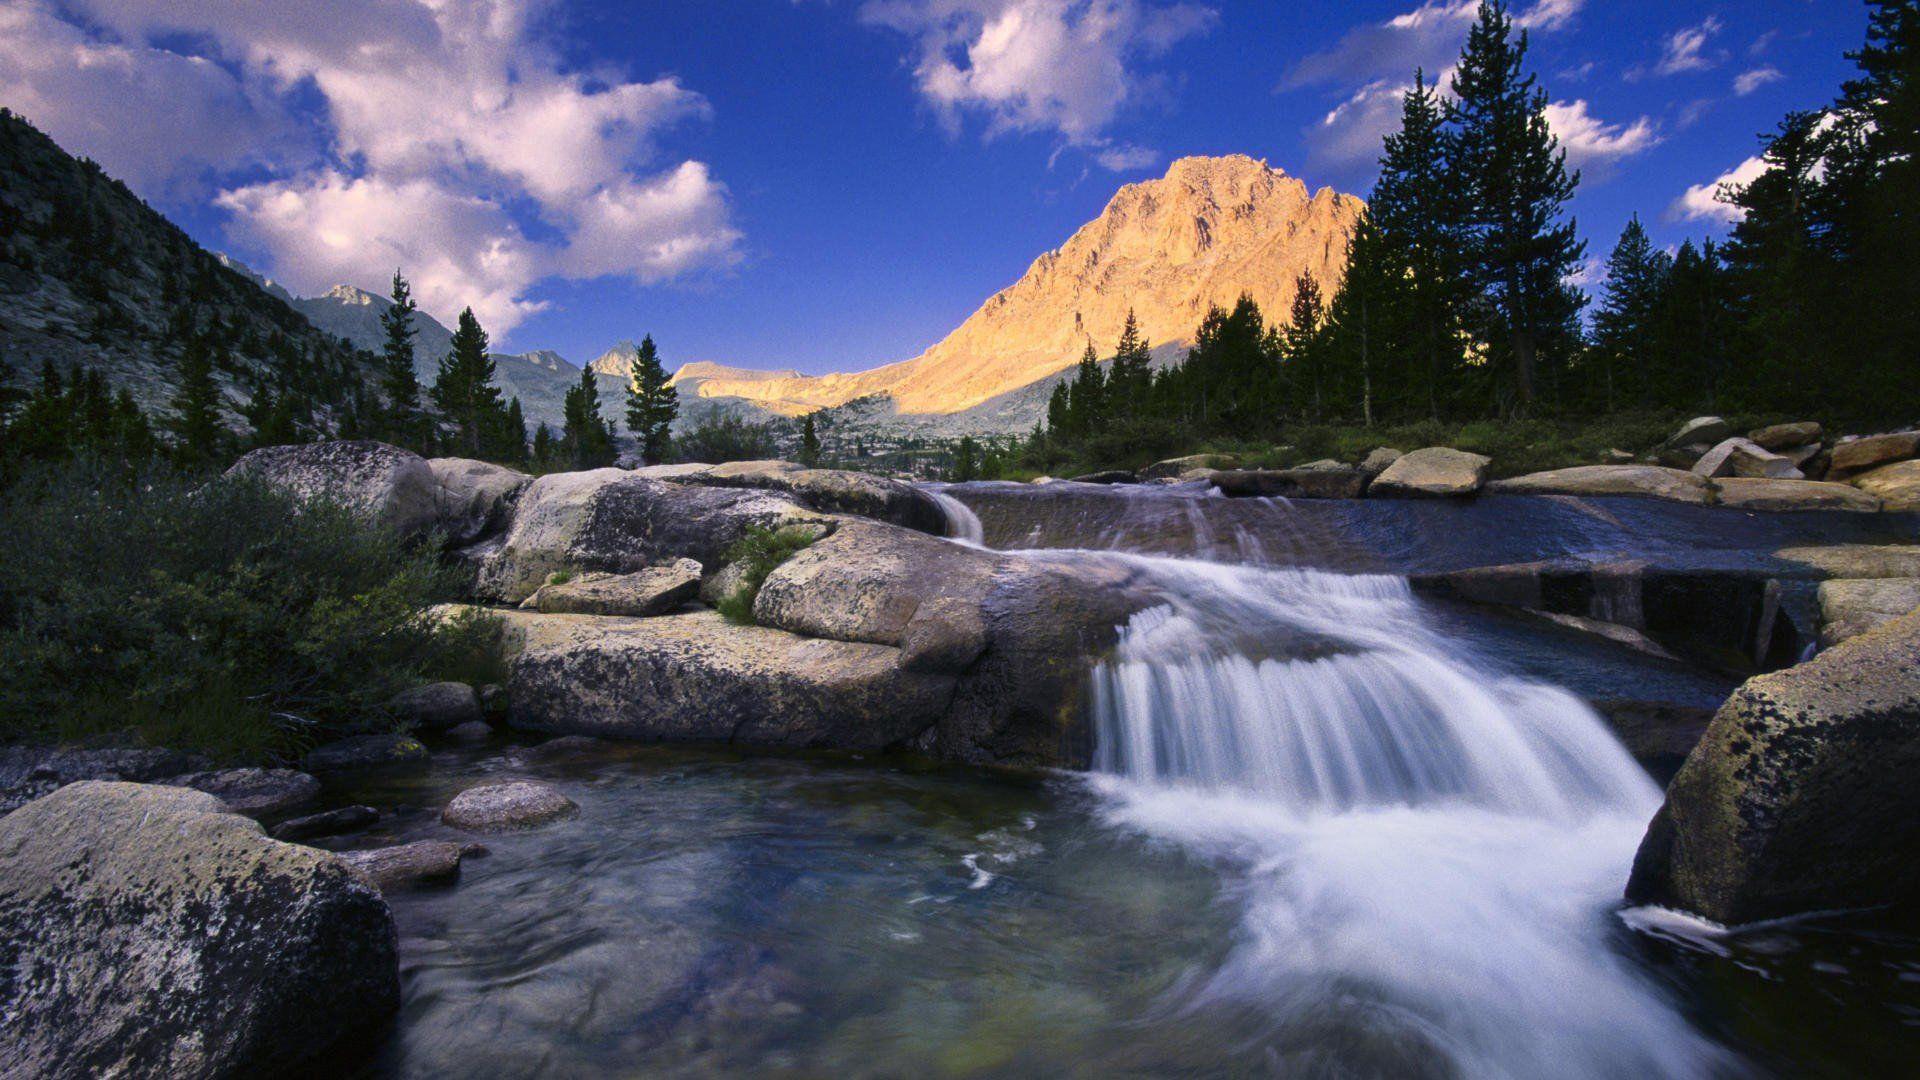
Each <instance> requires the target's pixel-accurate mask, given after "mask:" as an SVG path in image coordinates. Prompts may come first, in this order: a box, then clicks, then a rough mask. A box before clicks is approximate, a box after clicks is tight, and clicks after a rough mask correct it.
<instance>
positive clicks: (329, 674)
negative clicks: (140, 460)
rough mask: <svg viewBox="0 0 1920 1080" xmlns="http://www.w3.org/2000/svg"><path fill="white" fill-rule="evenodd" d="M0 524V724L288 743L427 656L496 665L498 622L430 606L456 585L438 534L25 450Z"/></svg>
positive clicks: (2, 500) (176, 739)
mask: <svg viewBox="0 0 1920 1080" xmlns="http://www.w3.org/2000/svg"><path fill="white" fill-rule="evenodd" d="M0 535H5V536H6V537H8V558H7V559H6V560H5V561H4V562H0V738H4V739H9V740H12V739H25V738H35V739H46V738H58V739H88V738H94V737H113V738H121V737H126V736H129V735H130V736H132V737H134V738H136V739H140V740H144V741H146V742H150V743H156V744H165V745H169V746H181V747H191V748H197V749H202V750H206V751H209V752H211V753H213V754H215V755H217V756H219V757H222V758H229V759H239V760H261V759H266V758H272V757H275V756H283V755H290V754H292V753H293V752H295V751H297V750H298V749H300V748H301V747H303V746H304V745H306V744H309V743H311V742H314V741H317V740H320V739H323V738H327V737H331V736H334V735H338V734H343V733H347V732H352V731H355V730H361V729H364V728H366V727H368V726H371V725H381V724H384V722H385V721H384V720H383V719H382V718H381V713H380V705H381V703H382V702H383V701H385V700H386V698H387V697H389V696H391V695H392V694H393V693H395V692H397V691H398V690H400V689H403V688H404V687H406V686H407V685H410V684H411V683H413V682H416V681H418V679H419V678H420V677H421V676H422V675H423V674H424V673H426V672H429V671H435V672H441V671H446V670H451V669H461V668H481V667H486V666H487V664H486V663H485V659H484V658H485V657H486V656H487V655H488V654H489V652H490V651H491V650H492V649H493V646H492V644H490V643H491V642H493V641H496V640H497V637H498V635H497V632H493V633H490V632H489V628H488V627H486V626H485V625H483V624H482V622H481V621H479V620H476V619H466V620H453V621H451V622H450V623H449V624H448V625H446V626H444V627H436V626H434V625H431V624H430V623H429V621H428V620H426V619H423V618H422V617H421V611H422V609H423V608H425V607H426V606H427V605H429V604H431V603H433V602H436V601H439V600H442V599H446V598H449V597H451V596H453V595H454V594H455V592H456V591H457V590H456V581H455V580H454V579H453V577H452V576H451V574H452V571H450V570H448V569H447V568H445V567H443V566H442V565H441V564H440V562H439V560H438V559H437V558H436V556H435V554H434V549H433V547H432V546H431V545H430V544H429V545H408V544H404V543H402V541H401V540H400V538H399V537H398V536H397V535H395V534H394V533H392V532H391V531H389V530H387V529H384V528H379V527H374V526H371V525H369V524H367V523H366V522H364V521H363V520H362V519H360V518H358V517H356V516H355V515H354V514H352V513H351V512H349V511H347V510H345V509H342V508H340V507H338V506H333V505H330V504H326V503H307V504H296V503H295V502H294V500H293V499H292V498H291V497H290V496H288V495H286V494H284V493H281V492H278V491H276V490H273V489H271V488H267V487H265V486H262V485H259V484H256V483H250V482H243V481H230V480H219V481H216V482H213V483H206V482H205V481H204V478H196V477H192V476H188V475H182V474H176V473H171V472H144V471H133V470H129V469H128V468H127V467H126V466H124V465H116V466H113V467H105V466H101V465H98V464H95V463H93V462H91V461H88V460H79V461H73V462H68V463H64V464H60V465H55V466H38V467H32V468H28V469H26V470H24V471H23V473H22V475H20V476H19V477H17V478H16V479H15V480H14V482H13V483H11V484H10V485H8V486H7V487H6V488H5V489H4V490H0ZM497 667H498V665H497V663H495V664H493V665H492V670H494V671H496V672H497Z"/></svg>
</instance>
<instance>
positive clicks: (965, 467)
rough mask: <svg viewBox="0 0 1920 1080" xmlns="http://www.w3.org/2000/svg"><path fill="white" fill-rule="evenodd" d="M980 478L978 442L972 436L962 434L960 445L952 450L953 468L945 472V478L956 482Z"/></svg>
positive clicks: (960, 482)
mask: <svg viewBox="0 0 1920 1080" xmlns="http://www.w3.org/2000/svg"><path fill="white" fill-rule="evenodd" d="M979 478H980V444H979V443H976V442H974V441H973V436H971V435H963V436H961V438H960V445H959V446H957V447H955V448H954V451H953V468H952V469H951V470H950V471H949V472H948V473H947V479H949V480H951V481H953V482H954V483H956V484H963V483H966V482H967V481H969V480H978V479H979Z"/></svg>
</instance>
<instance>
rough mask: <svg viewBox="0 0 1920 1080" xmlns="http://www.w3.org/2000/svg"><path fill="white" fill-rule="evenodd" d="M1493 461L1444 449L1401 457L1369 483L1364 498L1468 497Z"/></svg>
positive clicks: (1463, 452) (1480, 481) (1429, 449)
mask: <svg viewBox="0 0 1920 1080" xmlns="http://www.w3.org/2000/svg"><path fill="white" fill-rule="evenodd" d="M1491 464H1493V459H1492V458H1489V457H1485V456H1482V455H1480V454H1469V453H1467V452H1466V451H1464V450H1454V449H1452V448H1450V447H1445V446H1429V447H1427V448H1426V449H1424V450H1415V451H1414V452H1413V453H1411V454H1403V455H1401V456H1400V457H1399V458H1397V459H1395V460H1394V462H1393V464H1391V465H1389V466H1387V468H1386V471H1384V472H1382V473H1381V474H1380V475H1379V476H1378V477H1376V478H1375V479H1374V481H1373V487H1372V488H1371V489H1370V490H1369V492H1368V494H1371V495H1386V496H1398V497H1403V498H1446V497H1449V496H1456V495H1471V494H1473V493H1474V492H1476V491H1479V490H1480V485H1481V484H1483V483H1485V482H1486V479H1487V467H1488V466H1489V465H1491Z"/></svg>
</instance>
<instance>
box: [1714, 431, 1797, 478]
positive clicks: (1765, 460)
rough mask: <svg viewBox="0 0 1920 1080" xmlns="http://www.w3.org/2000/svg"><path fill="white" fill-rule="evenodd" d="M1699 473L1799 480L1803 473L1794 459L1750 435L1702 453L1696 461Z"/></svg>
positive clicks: (1727, 441) (1728, 441)
mask: <svg viewBox="0 0 1920 1080" xmlns="http://www.w3.org/2000/svg"><path fill="white" fill-rule="evenodd" d="M1693 472H1694V474H1695V475H1698V476H1705V477H1716V476H1746V477H1764V478H1766V479H1769V480H1799V479H1801V473H1800V470H1799V469H1796V468H1794V467H1793V462H1791V461H1789V460H1787V459H1786V458H1784V457H1781V456H1780V455H1779V454H1776V453H1774V452H1773V451H1771V450H1768V449H1766V448H1764V447H1762V446H1761V445H1759V444H1758V443H1755V442H1753V441H1751V440H1749V439H1728V440H1726V441H1725V442H1722V443H1720V444H1719V445H1718V446H1715V447H1714V448H1713V449H1711V450H1709V451H1707V452H1706V453H1705V454H1703V455H1701V458H1700V460H1699V461H1696V462H1694V465H1693Z"/></svg>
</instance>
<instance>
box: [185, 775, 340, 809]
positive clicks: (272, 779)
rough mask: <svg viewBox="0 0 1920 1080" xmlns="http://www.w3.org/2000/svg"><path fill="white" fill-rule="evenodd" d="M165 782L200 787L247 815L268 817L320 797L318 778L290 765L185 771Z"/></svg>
mask: <svg viewBox="0 0 1920 1080" xmlns="http://www.w3.org/2000/svg"><path fill="white" fill-rule="evenodd" d="M166 783H168V784H173V785H175V786H178V787H190V788H193V789H195V790H196V791H204V792H206V793H207V794H209V795H212V796H214V797H215V798H217V799H219V800H220V801H221V802H223V803H225V804H226V805H227V809H229V810H232V811H233V812H234V813H236V814H245V815H247V816H248V817H272V816H274V815H276V814H284V813H286V812H287V811H289V810H297V809H299V808H300V807H302V806H305V805H307V804H308V803H310V802H312V801H313V800H315V799H317V798H319V797H320V781H318V780H315V779H314V778H313V777H311V776H309V775H307V774H306V773H303V772H299V771H297V770H294V769H220V770H217V771H214V772H197V773H187V774H186V775H184V776H176V777H173V778H172V779H170V780H167V781H166Z"/></svg>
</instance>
